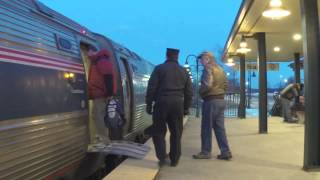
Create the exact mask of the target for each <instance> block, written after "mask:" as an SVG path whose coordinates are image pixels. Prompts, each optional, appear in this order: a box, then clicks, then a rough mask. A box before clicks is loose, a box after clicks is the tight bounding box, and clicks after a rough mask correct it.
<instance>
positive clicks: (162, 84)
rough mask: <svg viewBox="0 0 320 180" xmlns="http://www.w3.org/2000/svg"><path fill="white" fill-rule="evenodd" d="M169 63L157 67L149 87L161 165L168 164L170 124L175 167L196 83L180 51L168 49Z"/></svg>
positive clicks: (157, 151) (151, 111) (148, 107)
mask: <svg viewBox="0 0 320 180" xmlns="http://www.w3.org/2000/svg"><path fill="white" fill-rule="evenodd" d="M166 55H167V59H166V61H165V63H163V64H160V65H158V66H156V67H155V69H154V71H153V73H152V75H151V77H150V80H149V84H148V89H147V96H146V104H147V113H148V114H152V115H153V125H152V126H151V128H150V129H149V131H151V135H152V139H153V143H154V146H155V150H156V154H157V158H158V159H159V166H163V165H164V164H165V163H166V157H167V153H166V142H165V136H166V132H167V124H168V127H169V131H170V153H169V157H170V160H171V166H177V164H178V162H179V159H180V156H181V136H182V130H183V116H184V115H187V114H188V113H189V108H190V105H191V101H192V94H193V92H192V83H191V79H190V76H189V74H188V73H187V71H186V70H185V69H184V68H183V67H181V66H180V65H179V63H178V59H179V50H178V49H170V48H168V49H167V54H166Z"/></svg>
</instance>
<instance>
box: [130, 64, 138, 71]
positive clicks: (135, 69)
mask: <svg viewBox="0 0 320 180" xmlns="http://www.w3.org/2000/svg"><path fill="white" fill-rule="evenodd" d="M131 67H132V71H133V72H134V73H136V72H138V67H137V66H135V65H133V64H131Z"/></svg>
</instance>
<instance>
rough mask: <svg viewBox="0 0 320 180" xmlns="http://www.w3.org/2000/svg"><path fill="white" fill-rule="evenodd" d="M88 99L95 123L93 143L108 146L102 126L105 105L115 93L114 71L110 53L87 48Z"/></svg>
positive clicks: (106, 129)
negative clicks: (90, 102) (91, 106)
mask: <svg viewBox="0 0 320 180" xmlns="http://www.w3.org/2000/svg"><path fill="white" fill-rule="evenodd" d="M88 56H89V59H90V69H89V80H88V87H89V88H88V89H89V99H91V100H93V108H92V117H93V120H94V123H95V126H96V127H95V129H96V136H95V137H92V139H91V140H92V141H95V142H94V143H104V144H108V143H109V142H110V138H109V130H108V128H107V127H106V126H105V124H104V117H105V115H106V105H107V101H108V99H109V98H110V97H112V96H114V95H115V94H116V91H117V85H116V79H115V78H116V77H115V69H114V67H113V63H112V61H111V59H110V58H111V53H110V52H109V51H108V50H106V49H102V50H100V51H96V49H95V48H94V47H89V51H88Z"/></svg>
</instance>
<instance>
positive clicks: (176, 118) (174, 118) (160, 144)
mask: <svg viewBox="0 0 320 180" xmlns="http://www.w3.org/2000/svg"><path fill="white" fill-rule="evenodd" d="M167 124H168V127H169V131H170V153H169V157H170V159H171V162H177V161H179V159H180V156H181V136H182V131H183V99H182V98H180V97H172V96H165V97H161V98H160V99H158V100H157V101H156V103H155V107H154V113H153V126H154V132H153V136H152V139H153V143H154V146H155V150H156V154H157V158H158V159H159V160H164V159H165V158H166V154H167V153H166V141H165V136H166V133H167Z"/></svg>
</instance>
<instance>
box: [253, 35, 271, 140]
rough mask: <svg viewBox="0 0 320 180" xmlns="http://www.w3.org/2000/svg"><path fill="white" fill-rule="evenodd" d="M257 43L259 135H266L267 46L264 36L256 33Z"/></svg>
mask: <svg viewBox="0 0 320 180" xmlns="http://www.w3.org/2000/svg"><path fill="white" fill-rule="evenodd" d="M255 38H256V40H257V41H258V69H259V133H260V134H266V133H268V106H267V105H268V102H267V101H268V98H267V93H268V92H267V46H266V34H265V33H263V32H261V33H256V34H255Z"/></svg>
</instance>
